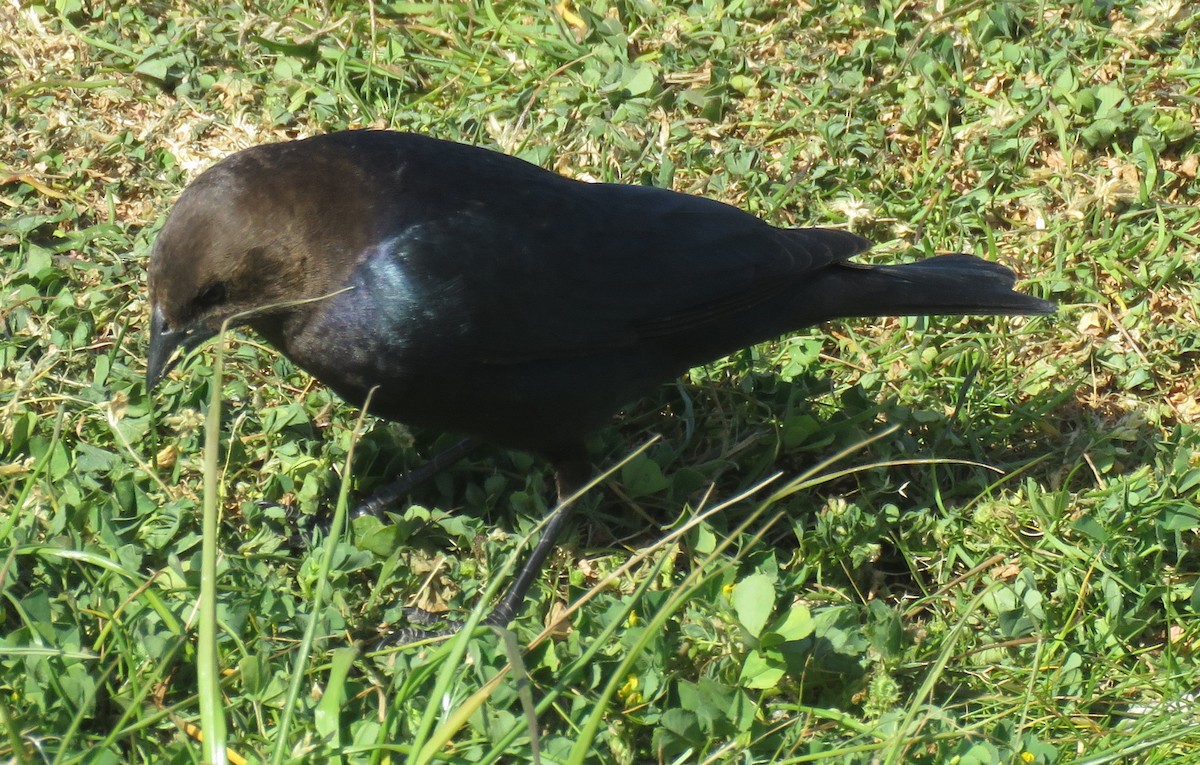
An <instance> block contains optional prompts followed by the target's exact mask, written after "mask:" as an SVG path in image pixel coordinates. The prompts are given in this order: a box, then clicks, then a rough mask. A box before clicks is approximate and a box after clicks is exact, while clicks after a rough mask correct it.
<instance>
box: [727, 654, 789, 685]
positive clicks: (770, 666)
mask: <svg viewBox="0 0 1200 765" xmlns="http://www.w3.org/2000/svg"><path fill="white" fill-rule="evenodd" d="M786 670H787V666H786V665H785V664H784V662H783V660H782V659H781V658H780V657H779V656H778V655H776V654H766V653H762V652H760V651H751V652H750V653H748V654H746V660H745V661H744V662H742V673H741V676H740V677H739V678H738V682H740V683H741V685H742V687H743V688H753V689H755V690H763V689H766V688H774V687H775V686H776V685H778V684H779V681H780V680H782V679H783V676H784V674H785V673H786Z"/></svg>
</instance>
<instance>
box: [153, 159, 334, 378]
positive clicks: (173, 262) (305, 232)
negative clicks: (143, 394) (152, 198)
mask: <svg viewBox="0 0 1200 765" xmlns="http://www.w3.org/2000/svg"><path fill="white" fill-rule="evenodd" d="M284 145H286V144H284ZM275 146H281V145H279V144H276V145H275ZM272 149H273V147H271V146H263V147H257V148H256V149H250V150H247V151H243V152H240V153H239V154H235V155H233V156H232V157H229V158H228V159H226V160H224V161H222V162H220V163H218V164H217V165H215V166H213V167H212V168H211V169H209V170H208V171H206V172H205V173H203V174H202V175H201V176H200V177H199V178H197V179H196V180H195V181H194V182H193V183H192V184H191V185H190V186H189V187H188V188H187V189H186V190H185V191H184V192H183V194H182V195H181V196H180V198H179V201H178V202H176V204H175V207H174V208H173V209H172V210H171V213H170V215H169V216H168V217H167V222H166V224H165V225H164V226H163V228H162V230H161V231H160V232H159V234H158V237H157V239H156V240H155V242H154V246H153V249H152V250H151V254H150V265H149V279H148V281H149V292H150V350H149V357H148V359H147V364H146V385H147V389H153V387H154V386H155V385H156V384H157V383H158V382H159V381H160V380H161V379H162V378H163V376H165V375H166V374H167V372H169V371H170V370H171V368H172V367H173V366H174V365H175V363H177V361H178V360H179V358H181V357H182V356H183V355H184V354H185V353H187V352H188V351H190V350H192V349H193V348H195V347H197V346H198V345H200V344H201V343H203V342H204V341H205V340H207V339H209V338H211V337H213V336H214V335H216V334H217V333H218V332H220V331H221V326H222V324H223V323H225V322H227V321H228V322H229V323H230V326H237V325H241V324H250V325H253V326H255V327H257V328H259V329H265V328H266V327H268V326H270V325H271V323H272V321H278V320H279V319H280V317H281V315H282V314H284V313H286V311H287V310H288V308H287V306H290V305H295V302H296V301H297V300H298V299H304V298H307V297H313V296H315V295H319V294H322V291H323V290H325V289H326V287H327V284H328V282H329V280H330V279H331V278H332V276H331V273H330V267H329V264H328V262H321V261H323V259H321V258H316V257H313V255H314V252H315V251H316V250H319V249H320V248H322V247H323V246H324V244H325V243H324V242H322V241H320V237H319V236H316V235H314V233H313V230H314V227H315V226H316V225H317V224H314V220H316V221H320V222H321V223H323V224H328V220H327V218H326V216H325V215H322V214H321V211H320V210H319V207H320V202H321V200H320V197H321V193H320V185H319V184H315V183H313V179H312V178H311V177H305V178H297V177H295V174H294V173H292V172H290V169H291V165H290V164H289V163H283V164H281V163H280V162H279V157H278V152H277V151H275V152H273V151H272ZM318 177H319V176H318ZM314 261H319V262H314Z"/></svg>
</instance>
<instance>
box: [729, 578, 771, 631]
mask: <svg viewBox="0 0 1200 765" xmlns="http://www.w3.org/2000/svg"><path fill="white" fill-rule="evenodd" d="M730 600H731V601H732V603H733V611H734V613H736V614H737V618H738V621H739V622H741V625H742V626H743V627H744V628H745V629H746V631H747V632H749V633H750V634H751V635H753V636H754V637H758V636H759V633H761V632H762V628H763V626H764V625H765V624H766V623H767V619H768V618H769V617H770V616H771V611H772V610H773V609H774V608H775V583H774V581H773V580H772V579H771V578H770V577H768V576H766V575H764V574H752V575H750V576H748V577H746V578H745V579H743V580H742V581H740V582H738V583H737V586H735V587H734V588H733V594H732V596H731V598H730Z"/></svg>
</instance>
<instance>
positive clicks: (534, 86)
mask: <svg viewBox="0 0 1200 765" xmlns="http://www.w3.org/2000/svg"><path fill="white" fill-rule="evenodd" d="M1198 20H1200V14H1198V13H1197V11H1196V10H1195V9H1194V8H1193V7H1192V6H1190V5H1189V4H1186V3H1183V2H1181V1H1180V0H1175V1H1173V2H1172V1H1170V0H1151V1H1149V2H1085V3H1034V2H1030V1H1028V0H1013V1H1011V2H1001V3H981V2H977V1H975V2H959V1H958V0H947V1H946V2H937V3H931V2H923V1H918V2H891V1H888V0H884V1H882V2H878V3H870V4H859V3H850V2H840V3H832V2H829V3H826V2H795V3H772V2H765V1H762V0H758V1H756V0H746V1H745V2H737V1H736V0H735V1H734V2H729V3H721V2H717V0H700V1H698V2H695V3H690V4H689V3H681V4H667V3H650V2H641V1H639V0H628V1H627V2H614V3H611V4H609V3H604V2H592V3H571V2H564V3H560V4H557V5H548V4H543V3H535V2H506V3H432V2H431V3H424V2H415V3H387V4H378V3H366V4H359V3H325V4H321V3H316V2H312V1H311V0H293V1H291V2H275V1H272V2H267V3H261V4H257V5H256V8H255V9H254V10H252V11H250V10H246V9H244V8H240V7H238V6H236V5H232V4H218V3H212V2H199V3H191V4H184V3H170V2H163V3H142V4H139V3H126V4H122V3H96V4H84V3H81V2H62V3H57V4H54V5H51V6H45V5H38V4H28V3H20V2H17V0H7V1H6V2H5V3H4V5H3V7H2V10H0V115H2V118H3V119H2V122H0V131H2V132H0V248H2V252H3V258H4V267H3V269H2V270H0V296H2V297H0V327H2V331H0V362H2V363H0V410H2V412H3V416H2V417H0V432H2V438H0V497H2V501H0V506H3V507H5V508H7V509H8V512H6V513H3V514H0V561H2V563H0V591H2V592H3V597H2V598H0V691H2V693H0V727H2V728H3V730H4V733H5V734H6V735H5V737H4V741H5V743H3V744H0V756H3V757H11V758H13V761H15V762H41V761H54V762H64V763H65V762H83V761H86V762H95V763H104V762H154V763H160V762H180V763H182V762H198V761H200V760H201V758H202V757H205V756H210V755H211V754H212V751H211V750H206V749H204V748H203V745H202V744H201V743H199V739H200V738H201V736H200V734H199V733H198V732H197V729H196V728H193V727H189V726H191V725H193V724H194V725H202V726H203V729H204V734H205V740H207V741H209V742H210V743H211V742H213V741H215V740H220V739H221V738H224V739H226V740H227V741H228V747H229V753H230V755H231V758H233V757H242V758H246V759H248V760H249V761H253V762H266V761H271V762H283V761H295V762H324V761H332V760H333V758H335V757H340V758H341V760H340V761H342V762H385V761H398V760H400V759H404V760H406V761H415V762H426V761H430V760H431V759H432V760H438V759H441V760H444V761H452V762H468V761H469V762H520V761H530V760H532V759H533V758H534V757H535V756H540V758H541V760H542V761H545V762H585V761H586V762H617V763H642V762H725V761H731V762H732V761H738V762H748V763H749V762H764V763H765V762H839V763H841V762H847V763H858V762H862V763H867V762H887V763H895V762H929V763H941V762H959V763H1014V762H1020V763H1052V762H1092V763H1101V762H1135V761H1136V762H1150V763H1159V762H1191V761H1200V753H1198V747H1200V733H1198V732H1197V730H1198V728H1197V726H1196V717H1195V714H1194V711H1193V710H1194V704H1193V702H1192V699H1193V696H1192V695H1191V694H1193V693H1194V692H1195V691H1196V689H1197V688H1198V687H1200V670H1198V669H1197V667H1196V665H1195V661H1194V650H1195V646H1196V642H1197V638H1198V636H1200V623H1198V619H1197V615H1198V612H1200V589H1197V587H1196V584H1197V572H1198V571H1200V556H1198V552H1200V551H1198V548H1197V529H1198V528H1200V510H1198V504H1200V501H1198V500H1200V435H1198V434H1197V430H1196V426H1197V421H1198V420H1200V398H1198V397H1200V393H1198V385H1197V379H1198V378H1197V372H1196V359H1197V354H1198V353H1200V319H1198V317H1197V307H1196V306H1197V298H1198V296H1200V289H1198V287H1197V285H1198V284H1200V281H1198V273H1200V257H1198V254H1197V246H1198V244H1200V206H1197V204H1196V201H1197V196H1198V192H1200V182H1198V181H1197V178H1196V175H1197V170H1198V166H1200V142H1198V140H1197V137H1196V131H1197V126H1198V125H1200V101H1198V100H1197V97H1196V94H1197V93H1198V92H1200V29H1198V27H1200V22H1198ZM365 127H377V128H392V129H399V130H410V131H417V132H422V133H426V134H429V135H435V136H439V137H443V138H449V139H454V140H459V141H464V142H469V143H474V144H478V145H482V146H487V147H491V148H495V149H499V150H502V151H505V152H508V153H512V154H517V155H519V156H522V157H524V158H526V159H528V160H530V161H532V162H535V163H537V164H540V165H542V166H544V167H547V168H550V169H554V170H556V171H558V172H560V173H564V174H566V175H570V176H573V177H576V178H580V179H584V180H598V181H617V182H624V183H634V184H647V185H658V186H663V187H669V188H673V189H676V190H678V191H685V192H689V193H695V194H702V195H705V196H709V197H712V198H715V199H719V200H721V201H724V202H727V203H730V204H735V205H738V206H740V207H743V208H744V209H746V210H749V211H751V212H753V213H754V214H756V215H758V216H760V217H762V218H763V219H765V220H767V221H769V222H771V223H773V224H776V225H827V226H842V227H848V228H850V229H852V230H854V231H856V232H859V233H861V234H863V235H865V236H869V237H871V238H872V239H874V240H875V241H876V242H877V243H878V246H877V247H876V248H875V249H874V250H873V251H872V253H871V254H870V255H869V256H868V257H869V258H870V259H872V260H875V261H877V262H900V261H904V260H908V259H914V258H917V257H921V256H925V255H928V254H932V253H935V252H971V253H974V254H977V255H980V256H981V257H986V258H989V259H992V260H997V261H999V262H1001V263H1004V264H1006V265H1008V266H1009V267H1011V268H1013V269H1014V270H1015V271H1016V272H1017V273H1018V274H1019V275H1020V277H1021V280H1022V281H1021V288H1022V289H1024V290H1026V291H1029V292H1032V293H1034V294H1038V295H1040V296H1043V297H1046V298H1048V299H1051V300H1054V301H1055V302H1057V303H1058V304H1059V312H1058V314H1057V315H1056V316H1054V317H1048V318H1036V319H996V318H987V319H962V320H958V319H898V320H896V319H894V320H881V321H872V322H864V321H854V322H839V323H836V324H830V325H828V326H825V327H821V328H817V329H815V330H812V331H808V332H803V333H799V334H797V335H796V336H793V337H786V338H780V339H779V340H778V341H776V342H772V343H768V344H764V345H762V346H759V347H756V348H753V349H748V350H746V351H744V352H742V353H739V354H736V355H734V356H732V357H730V358H727V359H724V360H720V361H716V362H714V363H712V364H710V365H708V366H705V367H703V368H699V369H696V370H693V371H692V372H691V373H689V374H688V375H687V376H685V377H684V378H682V379H680V380H679V381H677V382H676V383H675V384H673V385H667V386H664V387H663V388H662V389H661V390H660V391H658V392H657V393H656V394H655V395H653V396H651V397H650V398H648V399H646V400H643V401H640V402H630V406H629V407H628V408H627V409H626V410H625V411H623V412H622V413H621V414H620V415H619V416H618V417H617V418H616V419H615V420H614V422H613V423H612V425H611V426H610V427H608V428H606V429H605V430H603V431H602V432H600V433H598V434H597V435H596V436H595V438H593V439H592V442H591V444H590V445H589V446H590V449H591V455H592V459H593V461H594V462H595V464H596V465H597V467H598V469H599V470H601V471H608V470H611V472H610V473H609V474H608V475H607V477H606V478H605V479H604V480H603V481H602V482H600V483H599V484H598V485H597V486H596V487H595V488H594V489H592V490H591V491H590V492H589V493H588V494H587V495H586V496H585V498H584V499H583V502H584V503H585V504H586V506H587V508H588V511H589V512H587V513H586V514H585V515H586V519H585V520H584V522H581V523H580V524H577V525H576V527H575V528H574V529H573V530H572V532H571V533H570V534H569V535H568V536H567V538H565V539H564V540H563V542H562V545H561V546H560V550H559V551H558V552H557V553H556V554H555V556H553V557H552V559H551V563H550V566H549V567H548V569H547V571H546V572H545V573H544V574H543V576H542V577H541V578H540V579H539V581H538V583H537V584H536V585H535V587H534V592H533V594H532V596H531V598H530V599H529V601H528V602H527V604H526V608H525V611H524V612H523V613H522V615H521V617H520V618H519V619H518V620H517V621H516V622H515V623H514V625H513V632H512V640H511V641H505V640H502V639H500V638H499V637H497V636H495V635H493V634H492V633H486V634H480V635H478V636H477V637H475V638H473V639H469V640H467V639H464V640H462V641H451V642H449V643H430V644H425V645H419V646H408V647H397V646H391V645H383V646H380V645H378V644H377V642H376V641H375V640H374V636H376V635H378V631H377V628H378V626H379V625H383V624H391V623H395V622H396V621H397V620H398V619H399V617H400V609H401V607H402V606H404V605H407V604H409V603H417V604H420V605H423V606H425V607H427V608H432V609H450V610H452V611H454V612H457V613H460V614H465V613H467V612H469V610H470V609H471V608H473V607H474V606H475V605H476V604H477V603H478V602H479V600H480V595H481V593H482V590H483V588H484V587H486V586H487V585H488V584H489V583H491V582H495V581H498V580H499V577H500V574H501V573H502V569H503V567H504V565H505V562H506V560H507V557H508V556H509V555H511V554H513V553H514V552H519V550H518V548H519V544H520V541H521V537H522V535H524V534H526V533H528V532H530V531H531V530H532V529H533V528H534V526H535V525H536V523H537V522H538V521H540V520H541V519H542V518H543V517H544V515H545V513H546V509H547V503H548V502H550V497H551V488H552V480H551V476H550V474H549V472H548V467H547V466H546V465H545V464H544V463H542V462H541V461H539V460H537V459H536V458H533V457H530V456H528V455H525V454H521V453H516V452H506V451H504V450H500V449H490V450H486V451H485V452H483V453H480V454H478V455H474V456H472V458H471V459H470V460H469V461H467V462H465V463H462V464H460V465H459V466H457V467H456V468H455V469H453V470H452V471H450V472H449V473H447V474H445V475H443V476H442V477H440V478H439V479H438V480H437V481H436V482H434V483H433V484H431V485H429V486H426V487H423V488H422V489H420V490H419V491H418V492H417V493H416V494H415V495H414V496H413V497H412V498H411V500H410V501H406V502H405V503H403V504H402V505H401V506H399V507H397V508H396V512H395V515H394V516H393V517H392V518H390V520H391V521H392V523H390V524H387V525H383V524H380V523H378V522H375V521H371V520H364V519H360V520H356V521H355V522H354V523H353V524H352V525H351V528H349V529H348V530H347V531H346V532H345V533H344V534H341V535H338V536H336V537H335V538H333V539H332V541H329V542H328V543H327V540H326V535H325V532H324V530H323V523H324V521H323V519H327V518H328V517H329V515H330V513H331V512H332V509H333V508H334V507H335V506H337V504H338V502H337V498H338V495H339V491H340V490H342V489H345V490H346V492H347V493H348V494H349V495H350V496H352V497H353V496H363V495H366V494H368V493H369V492H370V491H371V490H372V489H373V488H374V487H376V486H379V485H381V484H382V483H383V482H386V481H387V480H388V479H389V478H391V477H393V476H395V475H396V474H398V473H400V472H402V471H403V470H404V469H406V468H409V467H412V466H414V465H418V464H421V462H422V461H423V460H424V459H425V458H426V457H427V456H428V455H429V454H431V453H432V452H434V451H436V450H437V449H438V448H439V447H440V446H444V445H446V444H447V443H450V442H451V439H452V436H450V435H446V434H438V433H428V432H420V431H411V432H410V431H409V430H407V429H405V428H404V427H403V426H401V425H397V424H389V423H383V422H378V421H373V420H370V419H369V418H368V419H367V420H365V421H364V422H363V426H362V428H361V433H360V432H359V429H358V428H357V425H358V413H357V412H356V411H354V410H353V409H351V408H350V407H347V406H346V405H344V404H343V403H341V402H340V401H338V400H337V399H336V397H334V396H333V395H332V394H331V393H329V392H328V391H327V390H325V389H324V388H322V387H321V386H320V385H319V384H318V383H315V382H314V381H313V380H311V379H310V378H308V377H306V376H305V375H304V374H303V373H301V372H299V371H297V370H296V369H295V368H294V367H292V366H291V365H290V364H289V363H288V362H287V361H286V360H284V359H282V358H281V357H280V356H279V355H278V354H277V353H275V352H274V351H273V350H272V349H270V348H269V347H267V346H266V345H265V344H264V343H262V342H261V340H260V339H259V338H257V337H255V336H253V335H252V334H248V333H236V334H234V335H232V336H231V337H230V338H229V339H228V341H227V343H226V344H225V345H224V346H220V344H212V345H210V346H208V348H207V350H205V351H204V352H202V353H200V354H199V355H198V356H197V357H196V358H194V359H192V360H191V361H189V362H188V363H187V364H185V365H183V366H181V368H180V369H179V370H177V371H176V372H174V373H173V374H172V375H171V377H170V378H169V379H168V380H167V381H166V382H165V383H164V384H163V385H162V386H160V389H159V390H158V391H156V392H155V393H154V395H153V396H152V395H150V394H148V393H147V391H146V390H145V387H144V381H143V374H144V370H145V366H144V365H145V352H146V342H147V328H148V315H147V307H146V294H145V278H144V275H145V265H146V260H147V258H148V253H149V248H150V245H151V243H152V242H153V239H154V235H155V232H156V231H157V229H158V228H159V226H161V223H162V220H163V218H164V216H165V215H166V213H167V212H168V210H169V209H170V206H171V203H172V201H173V200H174V199H175V197H176V196H177V195H178V193H179V192H180V191H181V189H182V188H183V187H184V186H185V185H186V184H187V182H188V181H189V180H190V179H191V178H194V177H195V176H196V175H197V174H198V173H199V172H201V171H202V170H203V169H204V168H205V167H207V166H209V165H210V164H211V163H212V162H214V161H216V160H217V159H219V158H221V157H223V156H226V155H227V154H229V153H231V152H233V151H235V150H237V149H240V148H243V147H246V146H251V145H254V144H257V143H262V142H266V141H279V140H288V139H292V138H297V137H302V136H308V135H314V134H317V133H321V132H325V131H329V130H336V129H345V128H365ZM219 346H220V347H224V348H225V349H226V350H225V351H224V352H223V356H222V358H223V364H224V367H223V370H220V374H218V370H217V369H216V368H215V362H216V358H217V357H216V354H217V351H216V349H217V347H219ZM214 393H215V394H216V396H215V397H214V396H213V394H214ZM213 401H215V402H216V404H215V405H214V403H213ZM209 423H211V424H215V425H219V426H220V427H219V429H217V430H215V431H214V434H215V435H219V438H218V439H215V440H214V442H215V443H216V445H217V446H219V448H220V451H219V452H217V451H211V450H210V451H209V452H208V453H209V455H210V457H211V459H212V461H210V462H208V463H206V462H205V457H204V455H205V448H206V447H205V432H204V430H205V425H206V424H209ZM655 439H656V440H655ZM352 444H353V445H354V450H353V455H352V459H351V460H350V464H349V468H347V461H348V458H349V457H350V452H351V445H352ZM210 447H211V444H210ZM642 447H644V449H643V450H641V451H638V449H641V448H642ZM206 472H207V474H208V475H207V478H208V480H209V481H210V482H211V484H212V485H214V486H219V487H220V488H221V492H222V493H221V495H220V498H219V501H218V500H217V497H216V495H215V494H214V493H213V492H212V491H209V492H207V498H208V499H209V501H210V503H211V506H210V508H209V512H210V515H208V516H206V515H205V513H204V512H203V505H204V499H205V496H206V492H205V489H204V481H205V477H206V476H205V473H206ZM343 504H344V503H343ZM218 508H219V509H220V510H221V517H220V519H219V523H216V524H215V525H214V523H215V521H216V519H215V515H214V514H212V513H215V510H216V509H218ZM206 517H207V518H209V519H211V520H210V522H209V523H208V524H206V523H205V520H204V519H205V518H206ZM205 534H207V535H208V537H209V539H208V541H209V543H210V544H211V545H212V549H214V550H215V551H217V552H218V558H217V559H216V561H215V564H216V573H215V574H213V573H212V572H211V571H206V569H205V565H204V563H205V561H204V559H203V557H204V556H203V555H202V554H201V550H202V548H203V540H204V536H205ZM202 581H207V582H208V583H211V584H214V585H215V587H216V588H217V593H218V597H217V600H216V606H217V607H216V609H215V612H213V613H206V612H204V611H203V610H200V611H198V610H197V603H198V602H199V601H200V598H199V591H200V588H201V586H202ZM581 601H582V602H581ZM547 625H549V626H547ZM364 637H370V638H371V639H369V640H367V641H366V642H360V640H361V639H363V638H364ZM355 646H357V649H356V648H355ZM209 648H211V649H214V650H213V653H211V654H210V653H209V652H208V649H209ZM510 663H512V664H513V666H515V667H516V669H515V670H512V669H508V670H506V667H508V666H509V665H510ZM516 678H525V679H527V680H528V685H524V684H520V683H518V681H517V679H516ZM218 688H219V693H214V692H213V691H214V690H217V689H218ZM526 691H527V692H528V695H527V696H525V697H524V699H522V695H521V694H522V693H524V692H526ZM214 698H215V699H218V700H220V702H221V704H220V705H219V708H214V707H213V706H212V705H211V704H210V702H209V701H206V699H214ZM206 704H209V706H208V707H207V708H206V709H205V711H204V713H203V714H202V713H201V710H202V707H204V706H205V705H206ZM534 715H536V723H534V722H532V721H533V718H534ZM216 719H221V720H224V721H225V729H224V731H223V732H222V731H221V730H220V727H219V726H218V725H217V724H216V723H214V720H216ZM535 740H536V744H535V743H534V741H535ZM956 758H957V759H956ZM233 761H236V760H233Z"/></svg>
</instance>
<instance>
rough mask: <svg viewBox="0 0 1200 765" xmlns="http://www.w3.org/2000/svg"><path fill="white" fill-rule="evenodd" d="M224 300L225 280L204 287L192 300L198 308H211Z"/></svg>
mask: <svg viewBox="0 0 1200 765" xmlns="http://www.w3.org/2000/svg"><path fill="white" fill-rule="evenodd" d="M224 302H225V282H213V283H212V284H210V285H208V286H207V287H205V288H204V289H202V290H200V294H199V295H197V296H196V299H195V300H194V301H193V303H194V305H195V306H196V308H198V309H201V310H203V309H206V308H212V307H213V306H217V305H220V304H221V303H224Z"/></svg>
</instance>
